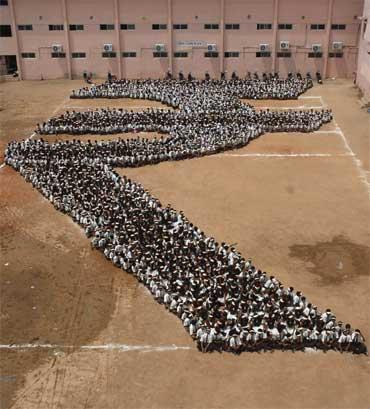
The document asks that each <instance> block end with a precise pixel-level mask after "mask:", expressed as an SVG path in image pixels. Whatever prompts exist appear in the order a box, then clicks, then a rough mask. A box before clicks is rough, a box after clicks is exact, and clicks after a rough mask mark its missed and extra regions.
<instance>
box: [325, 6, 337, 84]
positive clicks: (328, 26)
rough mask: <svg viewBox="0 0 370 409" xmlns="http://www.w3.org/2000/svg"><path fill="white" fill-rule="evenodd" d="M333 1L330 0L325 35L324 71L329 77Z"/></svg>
mask: <svg viewBox="0 0 370 409" xmlns="http://www.w3.org/2000/svg"><path fill="white" fill-rule="evenodd" d="M333 3H334V0H329V7H328V8H329V10H328V18H327V20H326V36H325V54H324V55H325V59H324V69H323V71H324V72H323V73H322V77H323V78H327V77H328V60H329V52H330V32H331V22H332V18H333Z"/></svg>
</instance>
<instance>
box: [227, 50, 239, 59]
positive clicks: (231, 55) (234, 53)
mask: <svg viewBox="0 0 370 409" xmlns="http://www.w3.org/2000/svg"><path fill="white" fill-rule="evenodd" d="M225 57H226V58H238V57H239V51H225Z"/></svg>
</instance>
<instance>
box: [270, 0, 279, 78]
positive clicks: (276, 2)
mask: <svg viewBox="0 0 370 409" xmlns="http://www.w3.org/2000/svg"><path fill="white" fill-rule="evenodd" d="M278 15H279V0H274V21H273V32H272V47H271V48H272V50H271V51H272V72H276V49H277V44H276V43H277V30H278V21H279V18H278Z"/></svg>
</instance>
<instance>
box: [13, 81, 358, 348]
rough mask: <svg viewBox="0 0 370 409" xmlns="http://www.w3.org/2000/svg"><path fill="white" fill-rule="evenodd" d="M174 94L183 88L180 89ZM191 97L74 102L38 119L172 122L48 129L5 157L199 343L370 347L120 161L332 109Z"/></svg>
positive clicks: (313, 122) (177, 152)
mask: <svg viewBox="0 0 370 409" xmlns="http://www.w3.org/2000/svg"><path fill="white" fill-rule="evenodd" d="M154 82H157V83H158V84H161V82H160V81H159V82H158V81H153V83H154ZM162 82H163V84H162V85H161V86H160V87H159V89H161V90H162V91H161V92H162V93H160V95H162V96H163V95H166V92H165V91H164V90H165V89H166V84H169V86H170V87H171V89H172V88H173V86H174V84H175V82H174V80H171V81H164V80H163V81H162ZM133 83H135V82H133ZM119 84H121V85H122V84H126V85H125V86H124V87H122V86H121V85H119V89H120V90H121V91H122V89H124V88H125V87H129V84H130V82H129V81H120V82H119ZM127 84H128V85H127ZM111 85H112V84H108V85H105V86H106V87H108V88H109V87H111ZM200 86H203V84H200ZM222 86H223V85H222V84H218V85H217V87H219V88H220V87H221V88H222ZM224 86H225V90H224V91H222V92H220V94H221V96H220V101H222V100H225V99H227V98H228V97H227V94H228V93H231V94H233V91H232V89H231V88H232V86H230V85H229V82H226V81H225V82H224ZM179 89H180V90H181V84H180V86H179ZM121 91H120V92H121ZM84 92H86V91H84ZM93 92H95V91H93ZM125 92H126V91H125ZM146 92H147V93H146V94H145V97H149V98H150V97H152V96H153V95H155V92H156V89H155V87H154V85H153V88H152V91H146ZM171 92H172V91H171ZM213 92H216V90H215V89H213V91H212V93H209V94H208V92H205V101H204V105H205V106H206V107H208V108H204V107H203V109H204V111H207V110H210V111H212V108H210V107H212V106H213V104H214V103H213V102H209V101H207V95H211V98H212V99H214V100H217V94H216V95H214V94H213ZM78 93H79V92H75V95H78ZM153 93H154V94H153ZM180 94H181V92H180ZM197 95H198V97H199V96H200V94H197ZM121 96H123V95H121ZM136 96H137V94H133V95H132V97H136ZM167 96H168V94H167ZM232 97H233V96H232ZM232 97H231V99H232ZM158 98H161V96H159V97H158ZM166 98H167V97H166ZM171 98H177V97H176V94H175V93H172V94H171ZM190 100H193V99H192V98H191V97H190V98H189V99H186V100H184V99H182V97H178V101H179V105H178V106H179V108H180V109H179V110H178V111H176V112H172V111H168V112H166V111H164V112H163V111H156V110H148V111H146V112H144V113H133V112H125V111H120V110H108V109H107V110H97V111H90V112H88V113H82V114H80V113H77V112H72V113H67V114H65V115H64V116H63V117H62V118H58V119H55V120H54V122H53V120H52V121H48V122H47V123H46V124H45V126H44V125H42V126H40V127H39V132H41V133H43V132H44V131H45V132H46V133H52V132H53V131H55V132H59V130H60V129H61V128H63V127H66V129H63V132H65V131H66V130H67V131H70V132H71V133H74V132H76V133H78V132H82V133H84V131H85V130H90V129H91V127H95V128H96V132H98V133H100V132H102V131H103V133H104V132H107V127H108V128H109V127H112V130H113V131H114V126H115V124H116V123H117V122H118V123H119V124H120V125H119V126H121V127H131V128H130V129H139V128H140V127H144V129H146V130H162V131H163V132H169V136H167V137H165V136H163V137H162V138H160V139H154V140H147V139H142V138H135V139H127V140H124V139H118V140H116V141H109V142H107V141H106V142H97V141H95V142H91V141H90V140H88V141H87V142H81V141H79V140H72V141H61V142H56V143H53V144H51V143H48V142H47V141H45V140H43V139H39V140H30V139H28V140H23V141H20V142H17V141H13V142H11V143H10V144H9V145H8V147H7V149H6V163H7V164H8V165H10V166H12V167H14V168H15V169H16V170H17V171H19V172H20V173H21V175H22V176H23V177H24V178H25V179H26V180H27V181H28V182H30V183H32V185H33V186H34V187H35V188H36V189H38V190H39V191H40V192H41V193H42V194H43V195H44V196H45V197H46V198H47V199H48V200H49V201H50V202H51V203H52V204H53V205H54V207H55V208H56V209H57V210H59V211H61V212H64V213H66V214H68V215H69V216H71V217H72V218H73V220H74V221H75V222H77V223H79V225H80V226H82V227H83V228H84V229H85V233H86V235H87V236H88V237H90V238H91V242H92V246H93V248H96V249H99V250H100V251H102V252H103V253H104V255H105V257H106V258H107V259H108V260H110V261H111V262H112V263H114V264H115V265H116V266H117V267H119V268H122V270H124V271H126V272H129V273H131V274H133V275H135V277H137V279H138V280H139V281H140V282H142V283H143V284H144V285H145V286H146V287H147V288H148V290H149V291H150V292H151V294H152V295H153V297H154V298H155V299H156V300H157V301H158V302H160V303H162V304H164V305H165V307H166V308H167V309H168V310H169V311H171V312H173V313H174V314H176V315H177V316H178V317H179V318H180V319H181V320H182V323H183V326H184V327H185V328H186V329H187V330H188V332H189V334H190V335H191V336H192V337H193V338H194V340H196V342H197V345H198V347H199V349H200V350H201V351H203V352H210V351H214V350H218V351H221V350H225V351H231V352H234V353H240V352H242V351H260V350H268V349H277V348H278V349H289V350H293V351H295V350H303V349H304V348H306V347H314V348H320V349H323V350H328V349H339V350H340V351H352V352H354V353H366V346H365V344H364V338H363V335H362V334H361V331H360V330H358V329H354V328H352V327H351V326H350V325H349V324H343V323H342V322H340V321H337V320H336V317H335V315H334V314H333V313H332V312H331V310H330V309H327V310H326V311H325V312H324V313H321V312H320V311H319V310H318V308H317V307H316V306H315V305H313V304H311V303H310V302H309V301H308V300H307V299H306V297H305V296H304V295H303V294H302V293H301V292H300V291H298V290H296V289H294V288H292V287H289V288H284V286H283V285H282V283H281V282H280V281H279V280H278V279H277V278H276V277H275V276H274V275H271V274H267V273H266V272H264V271H261V270H259V269H257V268H256V267H255V266H254V265H253V263H252V260H251V259H246V258H244V257H243V256H242V255H241V254H240V253H239V252H238V251H237V250H236V249H235V248H234V247H232V246H230V245H228V244H226V243H223V242H222V243H218V242H217V240H216V239H215V238H213V237H210V236H207V235H206V234H205V233H204V232H203V231H202V230H201V229H200V228H199V227H198V226H196V225H194V224H193V223H191V222H190V221H189V220H188V219H187V218H186V216H185V215H184V213H183V212H182V211H179V212H178V211H176V210H175V209H173V208H172V207H171V206H170V205H168V206H162V205H161V203H160V201H159V200H158V199H156V198H155V197H153V196H152V195H151V194H150V193H149V192H148V191H147V190H146V189H145V188H144V187H143V186H142V185H141V184H139V183H137V182H134V181H132V180H130V179H129V178H127V177H126V176H123V177H121V176H120V175H119V174H118V173H117V172H116V171H115V170H114V167H116V166H140V165H144V164H147V163H157V162H160V161H162V160H174V159H182V158H190V157H194V156H199V155H202V154H204V155H205V154H211V153H215V152H219V151H222V150H225V149H232V148H236V147H238V146H243V145H245V144H246V143H247V142H248V140H250V139H253V138H255V137H256V136H258V135H260V134H262V133H263V132H265V131H268V130H274V129H275V127H282V126H283V128H282V129H283V130H285V131H293V130H296V128H297V126H298V125H297V124H299V123H304V124H306V125H307V126H308V127H309V129H316V127H318V126H320V125H321V123H322V122H325V121H326V120H330V117H331V114H330V112H329V111H314V112H306V111H303V112H298V113H297V112H293V111H292V112H287V113H285V114H284V115H283V116H280V114H279V113H275V112H270V111H268V112H265V113H264V114H263V115H260V116H259V114H258V113H257V112H255V111H254V110H253V108H252V107H250V106H241V105H238V109H237V108H236V107H235V105H233V106H232V107H231V108H230V110H228V108H225V107H223V108H220V109H219V110H216V109H215V107H214V108H213V112H210V111H208V112H205V115H199V113H198V111H197V109H196V108H193V106H192V104H191V103H190ZM184 101H185V102H184ZM199 104H200V102H199V101H197V102H196V104H195V105H196V106H199ZM239 111H240V112H239ZM95 115H96V116H97V118H98V120H97V121H96V122H95V119H96V118H95V119H94V117H95ZM121 117H122V118H121ZM297 118H301V119H300V120H298V119H297ZM121 119H122V120H121ZM141 121H144V123H143V122H141ZM167 121H168V122H167ZM260 121H261V122H260ZM295 121H297V122H295ZM46 126H48V127H49V128H48V129H47V130H46V128H45V127H46ZM145 126H147V127H148V128H145ZM68 127H71V128H68ZM154 128H155V129H154ZM122 129H123V128H122Z"/></svg>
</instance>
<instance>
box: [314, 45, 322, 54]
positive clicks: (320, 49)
mask: <svg viewBox="0 0 370 409" xmlns="http://www.w3.org/2000/svg"><path fill="white" fill-rule="evenodd" d="M312 51H313V52H314V53H321V51H322V47H321V44H312Z"/></svg>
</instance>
